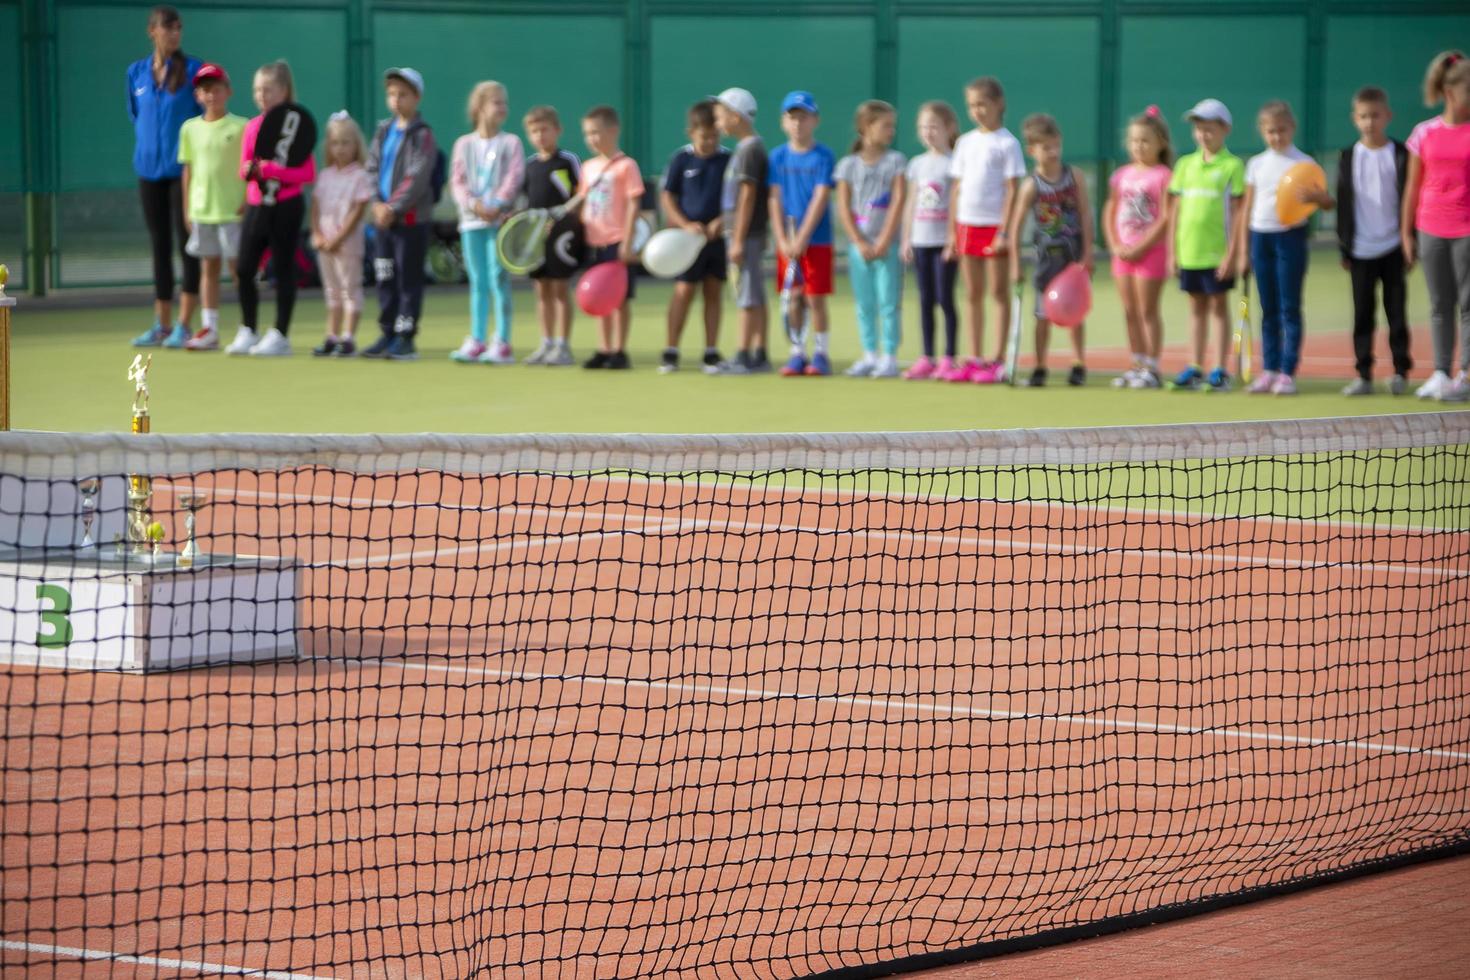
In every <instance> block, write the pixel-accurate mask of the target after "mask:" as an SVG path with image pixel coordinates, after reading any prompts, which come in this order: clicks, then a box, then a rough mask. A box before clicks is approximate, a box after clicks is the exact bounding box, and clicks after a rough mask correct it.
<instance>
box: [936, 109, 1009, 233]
mask: <svg viewBox="0 0 1470 980" xmlns="http://www.w3.org/2000/svg"><path fill="white" fill-rule="evenodd" d="M949 175H950V176H951V177H953V178H955V179H957V180H958V181H959V182H960V188H959V195H958V197H959V200H958V201H956V202H955V207H957V208H958V209H959V210H958V211H957V212H956V219H957V220H958V221H959V223H960V224H962V225H971V226H975V227H985V226H987V225H998V224H1000V223H1001V222H1002V221H1004V220H1005V217H1006V216H1005V215H1004V214H1003V213H1002V208H1003V207H1004V206H1005V199H1006V181H1009V180H1014V179H1016V178H1018V177H1024V176H1026V160H1025V158H1024V157H1022V156H1021V141H1020V140H1018V139H1016V138H1015V137H1014V136H1012V135H1011V131H1010V130H1008V129H1006V128H1004V127H1002V128H1000V129H997V130H993V131H992V132H989V133H987V132H984V131H983V130H979V129H972V130H970V131H969V132H968V133H966V134H965V135H963V136H961V137H960V141H959V142H958V143H956V144H955V145H954V156H953V157H951V158H950V164H949Z"/></svg>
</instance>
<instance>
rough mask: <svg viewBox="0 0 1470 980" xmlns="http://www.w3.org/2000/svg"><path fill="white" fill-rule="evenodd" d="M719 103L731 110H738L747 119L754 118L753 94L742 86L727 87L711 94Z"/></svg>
mask: <svg viewBox="0 0 1470 980" xmlns="http://www.w3.org/2000/svg"><path fill="white" fill-rule="evenodd" d="M710 98H712V99H714V100H715V101H716V102H718V103H719V104H720V105H722V106H724V107H725V108H726V109H729V110H730V111H731V112H738V113H740V114H741V115H742V116H744V117H745V118H746V119H747V120H751V119H754V118H755V96H753V95H751V94H750V93H749V92H747V91H746V90H745V89H743V88H727V89H725V91H723V92H721V93H720V94H719V95H712V96H710Z"/></svg>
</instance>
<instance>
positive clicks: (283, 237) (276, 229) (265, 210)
mask: <svg viewBox="0 0 1470 980" xmlns="http://www.w3.org/2000/svg"><path fill="white" fill-rule="evenodd" d="M305 213H306V198H305V197H304V196H303V195H300V194H298V195H296V196H295V197H292V198H288V199H287V200H284V201H278V202H277V203H275V204H273V205H271V206H269V207H264V206H260V205H251V206H250V207H248V208H246V209H245V220H244V222H243V223H242V224H241V225H240V325H241V326H245V327H249V328H251V329H252V330H254V329H255V328H256V326H257V324H256V322H255V318H256V315H257V314H258V313H259V312H260V287H259V286H258V285H257V284H256V281H255V279H256V276H257V275H259V273H260V259H261V256H263V255H264V254H265V250H266V249H267V248H269V249H270V250H271V276H272V277H273V278H274V279H275V281H276V329H277V330H279V331H281V333H283V334H289V333H290V332H291V311H292V310H293V309H294V308H295V306H296V249H297V248H298V247H300V244H301V241H300V239H301V219H302V217H303V215H305Z"/></svg>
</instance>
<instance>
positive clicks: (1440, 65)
mask: <svg viewBox="0 0 1470 980" xmlns="http://www.w3.org/2000/svg"><path fill="white" fill-rule="evenodd" d="M1464 60H1465V55H1464V54H1463V53H1462V52H1460V51H1441V52H1440V53H1439V54H1437V55H1435V56H1434V59H1433V60H1432V61H1430V62H1429V68H1428V69H1427V70H1426V71H1425V72H1424V104H1425V105H1426V106H1428V107H1429V108H1431V109H1433V108H1434V107H1435V106H1437V105H1439V103H1440V102H1441V101H1442V100H1443V99H1444V83H1445V76H1446V75H1448V74H1449V73H1450V69H1451V68H1453V67H1455V65H1457V64H1459V63H1460V62H1462V61H1464Z"/></svg>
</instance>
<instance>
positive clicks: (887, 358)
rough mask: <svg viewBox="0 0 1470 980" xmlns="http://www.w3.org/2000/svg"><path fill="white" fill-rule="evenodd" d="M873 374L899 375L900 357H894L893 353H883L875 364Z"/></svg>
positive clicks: (885, 376)
mask: <svg viewBox="0 0 1470 980" xmlns="http://www.w3.org/2000/svg"><path fill="white" fill-rule="evenodd" d="M872 376H873V377H875V378H896V377H898V358H896V357H894V356H893V355H892V354H883V355H881V356H880V357H879V358H878V361H877V363H876V364H874V365H873V374H872Z"/></svg>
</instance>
